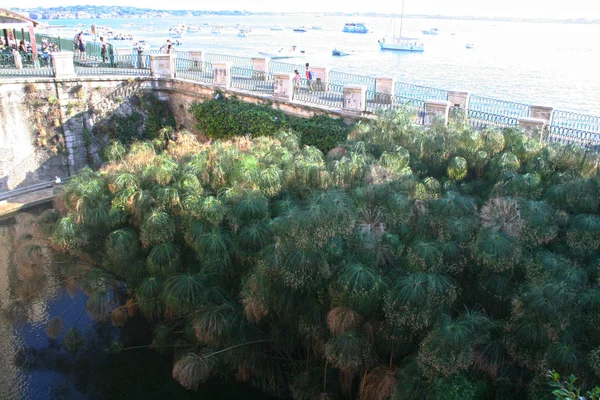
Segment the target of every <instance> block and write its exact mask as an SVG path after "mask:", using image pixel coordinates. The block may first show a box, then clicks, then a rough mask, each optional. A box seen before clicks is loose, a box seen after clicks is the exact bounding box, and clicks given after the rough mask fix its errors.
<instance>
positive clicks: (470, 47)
mask: <svg viewBox="0 0 600 400" xmlns="http://www.w3.org/2000/svg"><path fill="white" fill-rule="evenodd" d="M465 47H466V48H467V49H472V48H473V47H475V45H474V44H473V43H467V44H466V45H465Z"/></svg>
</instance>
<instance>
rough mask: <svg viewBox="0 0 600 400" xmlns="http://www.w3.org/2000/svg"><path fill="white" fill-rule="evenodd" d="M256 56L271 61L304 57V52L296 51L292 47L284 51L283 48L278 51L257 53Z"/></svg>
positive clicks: (295, 48)
mask: <svg viewBox="0 0 600 400" xmlns="http://www.w3.org/2000/svg"><path fill="white" fill-rule="evenodd" d="M258 54H260V55H261V56H264V57H269V58H271V59H273V60H276V59H281V58H295V57H302V56H304V55H306V52H305V51H304V50H298V48H297V47H296V46H292V47H291V48H290V49H284V48H283V47H282V48H280V49H278V50H271V51H259V52H258Z"/></svg>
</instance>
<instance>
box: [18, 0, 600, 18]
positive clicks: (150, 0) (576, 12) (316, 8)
mask: <svg viewBox="0 0 600 400" xmlns="http://www.w3.org/2000/svg"><path fill="white" fill-rule="evenodd" d="M100 3H101V4H102V5H106V6H109V5H123V0H100ZM15 4H18V6H19V7H22V8H32V7H54V6H69V5H71V6H72V5H81V4H98V3H94V2H89V3H88V2H86V1H85V0H83V1H81V0H80V1H77V0H19V1H18V2H17V3H15ZM126 4H127V5H129V6H133V7H145V8H156V9H190V10H196V9H197V10H248V11H255V12H257V11H258V12H260V11H272V12H291V11H299V12H310V11H313V12H336V11H343V12H359V13H362V12H381V13H395V12H398V13H399V12H400V8H401V7H400V4H401V2H400V0H398V1H397V2H394V1H392V0H368V1H365V0H298V1H296V2H292V1H289V0H287V1H286V0H225V1H221V2H219V1H210V2H208V1H206V2H205V1H196V2H191V1H177V2H176V1H172V2H168V1H164V0H129V1H127V2H126ZM404 12H405V13H406V14H427V15H454V16H456V15H464V16H476V17H477V16H480V17H520V18H557V19H563V18H589V19H595V18H600V1H599V0H562V1H559V0H405V8H404Z"/></svg>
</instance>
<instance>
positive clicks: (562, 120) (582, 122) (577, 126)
mask: <svg viewBox="0 0 600 400" xmlns="http://www.w3.org/2000/svg"><path fill="white" fill-rule="evenodd" d="M550 125H553V126H555V127H562V128H569V129H572V130H580V131H585V132H594V133H600V116H597V115H586V114H579V113H574V112H570V111H561V110H554V112H553V113H552V118H551V121H550Z"/></svg>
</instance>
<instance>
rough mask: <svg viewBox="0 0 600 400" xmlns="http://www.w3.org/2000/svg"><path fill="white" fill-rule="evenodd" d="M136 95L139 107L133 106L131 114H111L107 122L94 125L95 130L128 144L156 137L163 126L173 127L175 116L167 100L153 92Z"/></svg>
mask: <svg viewBox="0 0 600 400" xmlns="http://www.w3.org/2000/svg"><path fill="white" fill-rule="evenodd" d="M136 97H137V101H138V102H139V107H134V108H133V111H132V112H131V114H128V115H121V114H113V115H112V116H111V117H110V120H109V121H108V122H106V123H103V124H101V125H100V124H98V125H96V126H94V129H95V131H96V132H97V133H98V132H99V133H104V134H108V136H109V138H110V139H113V140H116V141H118V142H120V143H122V144H124V145H130V144H131V143H132V142H134V141H137V140H152V139H155V138H157V137H158V136H159V132H160V131H161V130H162V129H163V128H168V127H170V128H175V116H174V115H173V111H172V110H171V107H170V106H169V103H168V102H166V101H162V100H160V99H159V98H158V97H157V96H156V95H155V94H153V93H138V94H137V95H136ZM142 128H143V129H142Z"/></svg>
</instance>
